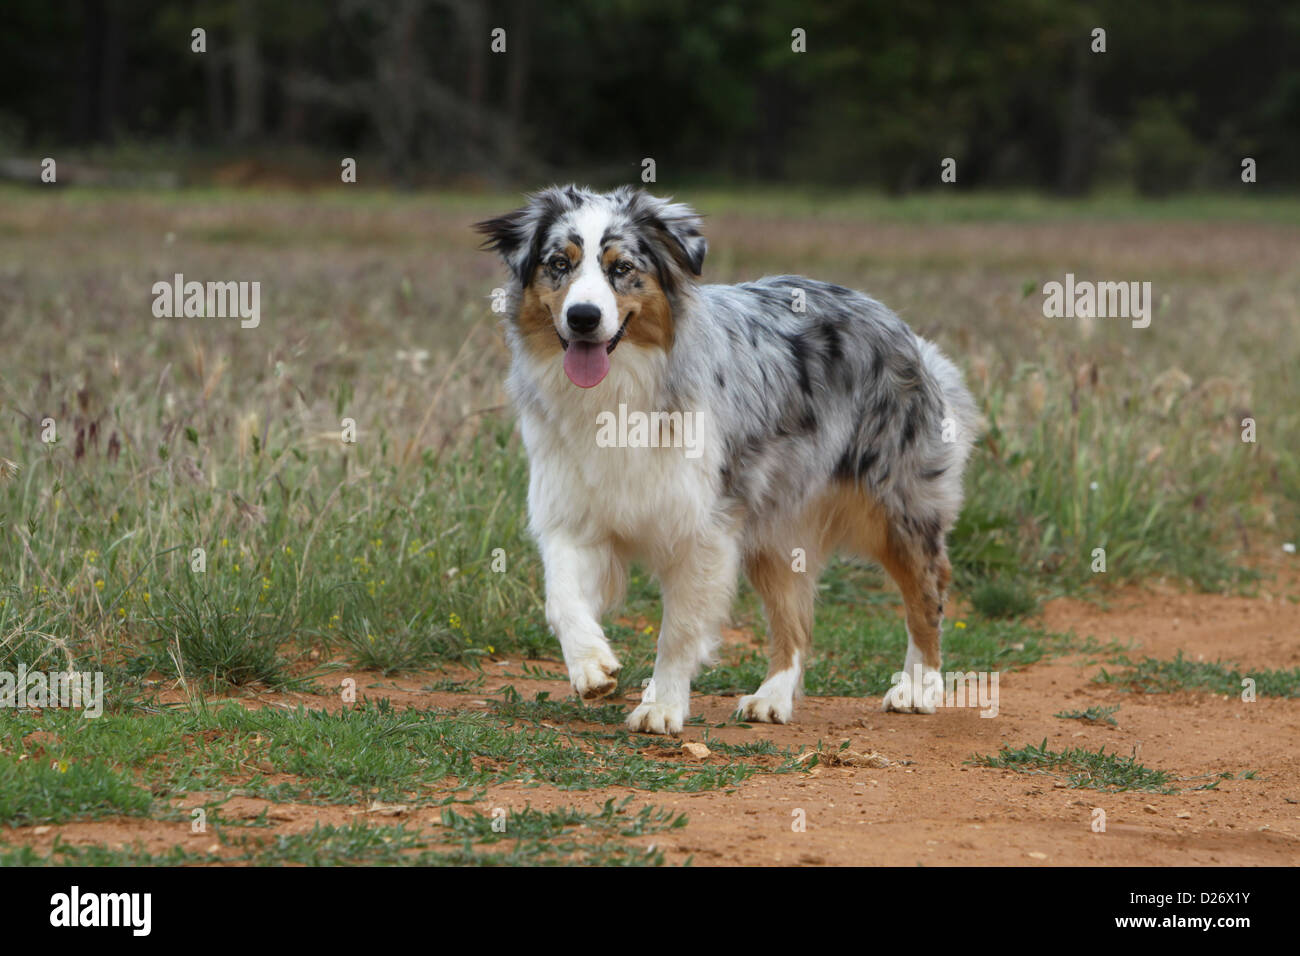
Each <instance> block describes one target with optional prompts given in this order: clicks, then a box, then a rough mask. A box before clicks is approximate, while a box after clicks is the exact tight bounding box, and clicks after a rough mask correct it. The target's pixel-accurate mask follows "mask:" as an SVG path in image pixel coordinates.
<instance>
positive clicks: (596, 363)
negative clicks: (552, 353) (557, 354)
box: [564, 342, 609, 388]
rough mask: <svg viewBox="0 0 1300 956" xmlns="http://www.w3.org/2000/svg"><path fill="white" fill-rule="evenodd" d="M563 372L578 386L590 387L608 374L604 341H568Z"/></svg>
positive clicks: (607, 354) (607, 356) (607, 360)
mask: <svg viewBox="0 0 1300 956" xmlns="http://www.w3.org/2000/svg"><path fill="white" fill-rule="evenodd" d="M564 374H565V375H567V376H569V381H570V382H572V383H573V384H574V385H577V386H578V387H579V388H592V387H593V386H596V385H599V384H600V381H601V379H603V378H604V377H605V376H606V375H608V374H609V353H608V352H606V351H605V343H604V342H570V343H569V348H568V349H567V350H566V351H565V353H564Z"/></svg>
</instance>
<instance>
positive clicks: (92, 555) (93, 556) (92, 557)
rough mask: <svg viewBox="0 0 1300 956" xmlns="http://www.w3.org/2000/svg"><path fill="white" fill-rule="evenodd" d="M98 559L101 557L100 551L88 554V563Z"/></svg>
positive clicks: (91, 551) (88, 552) (92, 551)
mask: <svg viewBox="0 0 1300 956" xmlns="http://www.w3.org/2000/svg"><path fill="white" fill-rule="evenodd" d="M98 557H99V552H98V551H95V550H93V549H92V550H89V551H87V552H86V560H87V561H94V560H96V559H97V558H98Z"/></svg>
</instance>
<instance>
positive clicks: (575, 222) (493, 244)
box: [474, 186, 708, 388]
mask: <svg viewBox="0 0 1300 956" xmlns="http://www.w3.org/2000/svg"><path fill="white" fill-rule="evenodd" d="M474 228H476V229H477V230H478V231H479V232H481V233H483V234H484V235H485V236H486V237H487V239H486V241H485V242H484V247H485V248H487V249H491V250H493V251H495V252H498V253H500V254H501V257H502V258H503V259H504V260H505V262H506V265H508V266H509V267H510V271H511V273H512V274H513V277H514V280H515V282H517V283H518V292H519V293H520V294H519V295H518V296H517V297H516V300H517V302H518V309H517V311H516V313H515V315H514V316H513V321H514V322H515V323H516V324H517V326H518V328H519V331H520V333H521V334H522V337H523V341H524V343H525V345H526V347H527V348H529V349H531V350H532V351H533V352H534V353H535V354H538V355H540V356H543V357H546V356H550V357H558V356H559V355H560V353H561V352H563V355H564V358H563V361H564V371H565V374H567V375H568V376H569V380H570V381H571V382H573V384H575V385H578V386H580V387H582V388H592V387H594V386H596V385H599V384H600V382H601V381H602V380H603V379H604V378H605V376H606V375H607V374H609V367H610V361H611V356H612V355H613V353H614V350H615V348H617V347H618V346H619V344H620V343H627V344H629V345H633V346H639V347H648V348H660V349H664V350H667V349H669V348H670V347H671V346H672V341H673V309H674V305H675V304H676V303H677V302H678V301H680V297H681V295H682V293H683V292H684V291H686V290H687V289H688V287H689V286H690V285H691V284H692V283H693V282H694V281H695V277H696V276H698V275H699V274H700V271H701V269H702V268H703V265H704V253H705V251H706V250H707V248H708V244H707V243H706V242H705V241H704V237H703V236H701V235H700V219H699V216H697V215H696V214H695V212H694V210H692V209H691V208H690V207H689V206H684V205H682V204H680V203H673V202H670V201H668V200H666V199H658V198H656V197H654V196H651V195H650V194H649V193H647V192H645V191H644V190H641V189H632V188H630V187H621V188H619V189H616V190H614V191H613V192H610V193H595V192H591V191H590V190H587V189H580V188H578V187H576V186H565V187H553V188H551V189H546V190H543V191H542V192H539V193H535V194H533V195H532V196H531V197H529V202H528V204H527V205H526V206H524V207H523V208H522V209H517V210H515V211H514V212H511V213H507V214H506V215H504V216H498V217H497V218H496V219H489V220H487V221H485V222H480V223H478V224H477V225H476V226H475V227H474Z"/></svg>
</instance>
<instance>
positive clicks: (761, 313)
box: [477, 186, 978, 733]
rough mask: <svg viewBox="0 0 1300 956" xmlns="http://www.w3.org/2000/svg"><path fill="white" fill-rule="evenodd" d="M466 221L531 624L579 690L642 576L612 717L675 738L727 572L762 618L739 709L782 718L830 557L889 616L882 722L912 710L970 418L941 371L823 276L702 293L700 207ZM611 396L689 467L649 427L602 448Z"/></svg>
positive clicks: (527, 210)
mask: <svg viewBox="0 0 1300 956" xmlns="http://www.w3.org/2000/svg"><path fill="white" fill-rule="evenodd" d="M477 228H478V229H479V231H481V232H482V233H483V234H485V235H486V237H487V241H486V242H485V247H486V248H489V249H492V250H494V251H496V252H498V253H499V254H500V255H501V256H502V257H503V258H504V260H505V262H506V264H507V265H508V267H509V269H510V273H511V282H510V287H509V317H508V319H507V321H506V323H505V331H506V337H507V339H508V342H509V345H510V349H511V352H512V364H511V369H510V375H509V379H508V391H509V393H510V396H511V398H512V400H513V402H514V404H515V407H516V408H517V410H518V413H519V419H520V427H521V431H522V434H523V440H524V444H525V447H526V449H527V452H528V456H529V463H530V482H529V489H528V507H529V518H530V526H531V530H532V532H533V534H534V535H535V536H536V538H537V541H538V545H539V548H540V550H541V555H542V560H543V562H544V564H545V569H546V617H547V620H548V622H549V623H550V625H551V628H552V629H553V630H554V632H555V634H556V636H557V637H558V638H559V641H560V645H561V647H562V648H563V652H564V659H565V662H566V664H567V665H568V669H569V676H570V679H571V681H572V683H573V687H574V689H575V690H576V691H577V692H578V694H579V695H581V696H582V697H583V698H584V699H594V698H597V697H601V696H604V695H606V694H609V693H611V692H612V691H613V690H614V689H615V687H616V685H617V675H618V671H619V666H620V665H619V662H618V659H617V658H616V657H615V656H614V653H613V651H612V650H611V649H610V646H609V644H608V643H607V641H606V640H605V636H604V632H603V630H602V628H601V625H600V618H601V615H602V614H603V613H604V612H606V611H607V610H609V609H611V608H612V607H613V606H615V605H616V604H617V603H618V602H619V601H620V600H621V598H622V596H623V591H624V585H625V581H626V569H627V566H628V563H629V562H630V561H632V560H637V561H640V562H642V563H643V564H644V565H645V566H647V567H648V568H649V569H650V570H652V571H653V573H654V574H655V575H656V576H657V577H658V579H659V581H660V583H661V585H662V588H663V597H664V617H663V626H662V630H661V633H660V637H659V647H658V655H657V658H656V661H655V671H654V679H653V683H652V684H651V685H650V687H649V688H647V690H646V693H645V694H644V696H643V698H642V701H641V703H640V705H639V706H638V707H636V708H635V709H634V710H633V711H632V713H631V714H630V715H629V717H628V724H629V726H630V727H631V728H632V729H634V730H640V731H647V732H652V733H677V732H679V731H680V730H681V727H682V722H683V721H684V720H685V719H686V717H687V716H688V713H689V698H690V681H691V678H692V677H693V675H694V674H695V673H696V671H697V670H698V669H699V668H700V667H701V666H702V665H704V664H706V663H707V662H709V661H710V660H711V659H712V655H713V652H714V649H715V648H716V646H717V643H718V641H719V637H720V629H721V627H722V625H723V624H724V622H725V621H726V619H727V616H728V614H729V611H730V606H731V602H732V597H733V593H734V590H735V584H736V581H737V578H738V575H739V573H741V572H742V571H743V573H745V574H746V575H747V577H748V579H749V580H750V582H751V583H752V584H753V586H754V588H755V589H756V590H757V592H758V593H759V594H760V595H761V597H762V599H763V602H764V605H765V609H766V612H767V616H768V621H769V625H770V627H769V630H770V633H771V658H770V665H769V671H768V677H767V679H766V680H765V681H764V682H763V684H762V686H761V687H759V688H758V689H757V690H756V692H755V693H754V694H752V695H749V696H747V697H743V698H741V700H740V704H739V708H738V711H739V713H740V714H741V716H743V717H744V718H745V719H748V720H757V721H771V722H777V723H785V722H787V721H789V720H790V718H791V715H792V713H793V709H794V701H795V699H796V697H797V696H799V695H800V693H801V691H802V683H803V679H802V677H803V675H802V668H803V666H804V664H805V663H806V662H807V660H808V654H809V649H810V643H811V637H812V625H813V601H814V595H815V593H816V583H817V578H818V573H819V571H820V570H821V569H822V567H823V566H824V564H825V562H826V561H827V560H828V559H829V557H830V556H831V555H832V554H833V553H834V552H835V551H837V550H839V549H844V550H849V551H852V552H855V553H857V554H860V555H863V556H866V557H868V558H871V559H874V560H876V561H878V562H879V563H880V564H881V565H882V566H883V567H884V568H885V570H886V571H887V572H888V573H889V574H890V576H891V577H892V578H893V579H894V581H895V582H896V583H897V584H898V586H899V589H900V590H901V592H902V595H903V599H904V602H905V605H906V620H907V632H908V648H907V656H906V659H905V665H904V669H903V670H904V676H903V677H902V679H901V680H899V681H898V682H896V683H895V685H894V686H893V687H892V688H891V690H890V691H889V693H888V694H887V695H886V697H885V699H884V702H883V706H884V709H886V710H893V711H901V712H910V713H933V712H934V709H935V706H936V704H937V703H938V698H939V694H938V693H935V689H936V688H937V689H938V690H940V691H941V689H942V682H941V680H940V681H938V682H937V683H936V682H934V681H932V680H931V677H932V676H935V675H937V672H938V668H939V665H940V655H939V629H940V624H941V618H942V614H943V603H944V598H945V594H946V590H947V587H948V582H949V564H948V558H947V553H946V549H945V534H946V532H947V531H948V529H949V528H950V527H951V526H952V524H953V522H954V521H955V520H956V517H957V514H958V511H959V510H960V507H961V501H962V469H963V467H964V464H965V461H966V458H967V456H968V454H969V452H970V448H971V444H972V441H973V440H974V437H975V432H976V428H977V422H978V416H977V414H976V410H975V406H974V403H973V401H972V400H971V397H970V395H969V393H968V392H967V391H966V389H965V387H964V385H963V384H962V380H961V375H960V373H959V372H958V371H957V369H956V368H955V367H954V366H953V365H952V363H951V362H949V361H948V360H947V359H946V358H944V356H943V355H942V354H940V352H939V350H938V349H937V348H936V347H935V346H934V345H933V344H931V343H930V342H927V341H925V340H923V339H921V338H919V337H918V336H916V335H915V334H913V332H912V331H911V330H910V329H909V328H908V327H907V326H906V325H905V324H904V323H903V322H902V320H900V319H899V318H898V317H897V316H896V315H894V314H893V313H892V312H890V311H889V310H888V309H887V308H885V307H884V306H883V305H881V304H880V303H879V302H876V301H875V300H873V299H871V298H868V297H867V296H865V295H863V294H861V293H859V292H854V291H851V290H849V289H845V288H841V287H840V286H836V285H829V284H827V283H824V282H817V281H814V280H811V279H805V278H802V277H800V276H775V277H768V278H764V279H759V280H757V281H755V282H745V283H741V284H739V285H730V286H726V285H701V284H699V283H698V281H697V279H698V277H699V275H700V273H701V270H702V267H703V262H704V256H705V251H706V248H707V246H706V242H705V240H704V238H703V237H702V235H701V233H700V220H699V218H698V216H697V215H696V214H695V213H694V212H693V211H692V210H691V209H690V208H689V207H687V206H684V205H681V204H677V203H672V202H669V201H667V200H663V199H658V198H655V197H653V196H650V195H648V194H647V193H645V192H644V191H641V190H634V189H631V188H621V189H618V190H615V191H614V192H611V193H603V194H602V193H595V192H592V191H589V190H586V189H580V188H577V187H574V186H568V187H563V188H552V189H547V190H544V191H542V192H540V193H537V194H534V195H533V196H531V197H530V199H529V202H528V203H527V205H525V206H524V207H523V208H522V209H519V210H517V211H515V212H512V213H509V214H507V215H504V216H501V217H499V218H497V219H492V220H489V221H487V222H483V223H479V224H478V226H477ZM571 349H572V350H576V351H574V353H573V354H572V355H569V354H567V353H568V351H569V350H571ZM602 356H603V357H602ZM606 368H607V371H606V373H605V374H604V375H603V377H601V370H602V369H606ZM597 378H598V379H599V380H598V382H597V383H596V384H594V385H592V384H591V382H592V380H593V379H597ZM579 383H581V386H582V387H580V384H579ZM620 404H622V405H625V406H626V408H627V409H630V410H633V411H640V412H643V413H645V414H647V415H648V414H650V413H653V412H669V413H673V412H679V413H684V414H687V413H688V414H691V415H693V416H694V418H695V424H696V429H697V435H696V437H697V440H698V442H699V446H698V449H697V451H696V454H695V455H694V456H691V455H688V454H686V453H685V452H684V449H683V448H682V447H680V442H677V443H676V444H677V447H673V446H674V442H673V441H672V440H671V439H673V438H674V437H680V436H674V435H671V434H666V433H665V434H662V435H661V436H660V437H661V438H662V439H663V441H661V442H656V443H655V444H657V445H658V446H659V447H618V448H609V447H599V446H598V444H597V432H598V423H599V422H600V420H601V418H600V415H601V413H602V412H612V413H617V412H618V410H619V406H620ZM675 421H676V420H674V424H669V425H667V426H663V425H662V423H661V424H660V430H661V431H663V430H664V429H665V428H666V430H667V431H668V432H671V431H672V430H673V428H674V426H675ZM642 444H643V445H644V443H642ZM918 677H922V678H924V680H923V681H922V683H920V684H918V682H917V678H918Z"/></svg>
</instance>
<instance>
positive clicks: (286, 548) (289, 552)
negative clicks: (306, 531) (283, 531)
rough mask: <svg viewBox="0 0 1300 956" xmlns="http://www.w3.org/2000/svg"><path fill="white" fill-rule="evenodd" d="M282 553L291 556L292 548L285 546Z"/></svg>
mask: <svg viewBox="0 0 1300 956" xmlns="http://www.w3.org/2000/svg"><path fill="white" fill-rule="evenodd" d="M284 553H285V554H293V548H291V547H289V546H288V545H287V544H286V545H285V546H284Z"/></svg>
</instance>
